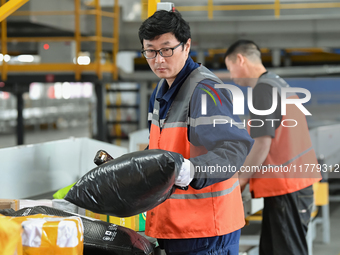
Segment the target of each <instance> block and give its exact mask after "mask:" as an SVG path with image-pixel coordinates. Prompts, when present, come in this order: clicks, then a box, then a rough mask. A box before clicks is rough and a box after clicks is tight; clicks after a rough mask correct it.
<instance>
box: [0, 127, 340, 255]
mask: <svg viewBox="0 0 340 255" xmlns="http://www.w3.org/2000/svg"><path fill="white" fill-rule="evenodd" d="M69 137H90V131H89V127H88V126H86V125H83V126H78V127H73V128H64V129H58V130H56V129H52V128H51V129H48V130H39V131H27V132H26V134H25V144H34V143H42V142H48V141H55V140H60V139H67V138H69ZM12 146H16V138H15V135H14V134H5V135H4V134H1V135H0V149H1V148H6V147H12ZM339 195H340V191H339ZM330 217H331V224H330V225H331V242H330V243H329V244H323V243H322V242H321V238H320V236H321V235H320V234H319V235H317V238H316V240H315V241H314V244H313V255H340V202H332V203H330ZM258 225H259V224H258ZM319 227H320V226H319ZM319 232H321V230H320V229H318V233H319ZM293 255H298V254H293Z"/></svg>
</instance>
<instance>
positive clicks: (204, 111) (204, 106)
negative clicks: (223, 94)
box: [199, 83, 222, 115]
mask: <svg viewBox="0 0 340 255" xmlns="http://www.w3.org/2000/svg"><path fill="white" fill-rule="evenodd" d="M202 84H203V85H204V86H206V87H207V88H209V89H210V90H211V91H212V92H213V93H214V94H215V95H216V97H217V99H218V100H219V101H220V104H221V105H222V100H221V98H220V96H219V95H218V93H217V91H216V90H215V89H214V88H213V87H211V86H210V85H208V84H205V83H202ZM199 89H201V90H203V91H204V92H206V93H207V94H208V95H209V96H210V97H211V98H212V100H213V101H214V103H215V106H217V103H216V100H215V97H214V96H213V95H212V94H211V93H210V92H209V90H207V89H204V88H199ZM201 100H202V101H201V102H202V104H201V105H202V107H201V112H202V115H207V95H206V94H202V98H201Z"/></svg>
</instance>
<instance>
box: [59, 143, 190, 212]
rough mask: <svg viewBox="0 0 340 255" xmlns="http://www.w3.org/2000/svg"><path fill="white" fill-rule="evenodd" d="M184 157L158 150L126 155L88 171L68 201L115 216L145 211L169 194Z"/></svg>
mask: <svg viewBox="0 0 340 255" xmlns="http://www.w3.org/2000/svg"><path fill="white" fill-rule="evenodd" d="M183 160H184V159H183V157H182V155H180V154H178V153H174V152H169V151H165V150H159V149H157V150H145V151H137V152H132V153H128V154H125V155H123V156H121V157H119V158H116V159H114V160H111V161H108V162H106V163H103V164H101V165H99V166H98V167H96V168H94V169H92V170H91V171H89V172H88V173H86V174H85V175H84V176H83V177H82V178H81V179H80V180H78V182H76V184H75V185H74V186H73V187H72V188H71V189H70V190H69V192H68V193H67V195H66V196H65V200H67V201H69V202H71V203H74V204H75V205H78V206H79V207H82V208H85V209H88V210H90V211H92V212H94V213H100V214H108V215H111V216H116V217H130V216H133V215H137V214H140V213H143V212H145V211H148V210H150V209H152V208H154V207H156V206H157V205H159V204H161V203H162V202H164V201H165V200H166V199H167V198H169V197H170V195H171V194H172V193H173V191H174V189H175V188H174V183H175V179H176V177H177V176H178V173H179V171H180V167H181V165H182V162H183Z"/></svg>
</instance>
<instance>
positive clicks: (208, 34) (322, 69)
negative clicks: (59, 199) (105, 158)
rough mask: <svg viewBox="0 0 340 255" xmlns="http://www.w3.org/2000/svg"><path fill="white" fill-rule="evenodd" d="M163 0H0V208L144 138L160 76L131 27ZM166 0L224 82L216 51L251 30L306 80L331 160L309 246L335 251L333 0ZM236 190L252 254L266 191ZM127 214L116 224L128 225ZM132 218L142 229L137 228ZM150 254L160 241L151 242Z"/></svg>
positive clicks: (339, 74) (292, 78)
mask: <svg viewBox="0 0 340 255" xmlns="http://www.w3.org/2000/svg"><path fill="white" fill-rule="evenodd" d="M169 2H170V1H169ZM159 3H167V2H166V1H163V0H162V1H160V0H59V1H52V0H1V7H0V21H1V54H0V73H1V78H0V173H1V175H2V177H1V178H0V209H5V208H7V207H1V205H2V203H5V202H6V201H7V202H8V201H10V200H11V201H20V200H22V201H26V202H27V203H26V205H29V206H32V205H45V204H47V205H52V204H49V202H48V201H47V200H51V199H52V198H53V197H52V195H53V194H54V193H55V192H56V191H57V190H59V189H61V188H63V187H66V186H67V185H70V184H71V183H73V182H75V181H77V180H78V179H79V178H80V177H81V176H82V175H84V174H85V173H86V172H88V171H89V170H91V169H93V168H95V167H96V165H95V164H94V163H93V158H94V156H95V154H96V152H97V151H98V150H106V151H108V152H109V153H110V154H111V155H112V156H113V157H114V158H116V157H119V156H121V155H123V154H125V153H129V152H133V151H140V150H143V149H144V148H145V147H146V146H147V145H148V142H149V141H148V139H149V130H148V107H149V100H150V97H151V94H152V92H153V90H154V89H155V87H156V85H157V83H158V81H159V78H158V77H157V76H156V75H155V74H154V73H153V72H152V71H151V69H150V67H149V65H148V63H147V60H146V59H145V58H144V57H143V55H142V53H141V50H142V48H141V44H140V41H139V38H138V29H139V27H140V25H141V24H142V22H143V21H144V20H145V19H146V18H147V17H149V16H150V15H152V14H153V13H154V12H155V11H156V10H157V4H159ZM169 4H173V5H174V6H175V8H176V9H177V10H178V11H179V12H180V13H181V14H182V16H183V18H184V19H185V20H187V21H188V22H189V24H190V27H191V36H192V44H191V51H190V56H191V57H192V59H193V60H194V61H195V62H198V63H201V64H203V65H204V66H206V67H207V68H208V69H209V70H210V71H212V72H213V73H214V74H215V75H216V76H217V77H218V78H220V79H221V80H222V81H223V82H225V83H228V84H234V83H233V81H232V80H231V79H230V74H229V71H228V70H227V68H226V66H225V62H224V54H225V52H226V50H227V48H228V46H229V45H230V44H232V43H233V42H234V41H236V40H238V39H249V40H253V41H255V42H256V43H257V44H258V45H259V46H260V48H261V58H262V62H263V64H264V66H265V67H266V68H267V69H268V70H269V71H272V72H274V73H276V74H277V75H279V76H281V77H282V78H284V79H285V80H286V81H287V82H288V84H289V85H290V86H291V87H298V88H304V89H306V90H308V91H309V92H310V94H311V98H310V100H308V102H307V103H305V104H304V106H305V107H306V108H307V109H308V111H310V112H311V113H312V115H311V116H307V117H306V118H307V123H308V128H309V133H310V137H311V140H312V143H313V148H314V150H315V152H316V156H317V159H318V161H319V163H320V164H326V165H328V166H329V169H330V170H329V172H327V173H325V174H324V175H323V180H322V181H321V182H320V188H319V189H318V190H319V193H318V198H317V199H316V200H315V208H314V211H313V213H312V218H313V220H312V221H311V223H310V225H309V232H308V235H307V242H308V251H309V255H312V254H314V255H321V254H322V255H324V254H327V255H328V254H329V255H339V254H340V244H339V241H338V240H339V236H340V181H339V180H340V179H339V178H340V174H337V173H338V172H337V171H339V164H340V36H339V33H340V26H339V25H338V24H340V1H338V0H331V1H327V0H238V1H236V0H196V1H192V0H181V1H179V0H172V1H171V3H169ZM241 89H242V91H243V92H244V93H246V89H244V88H241ZM246 113H249V111H248V110H246ZM244 118H248V116H244ZM242 195H243V201H244V209H245V214H246V215H245V216H246V226H245V227H244V228H243V229H242V230H241V238H240V252H239V254H240V255H254V254H258V249H259V248H258V247H259V232H260V229H261V220H262V216H261V210H262V207H263V200H261V199H253V198H251V196H250V193H249V192H248V193H247V191H245V192H243V194H242ZM42 199H43V200H42ZM29 201H31V202H29ZM39 201H40V202H41V203H40V202H39ZM7 202H6V203H7ZM11 203H12V202H10V203H9V202H8V203H7V204H9V205H10V207H11V208H13V207H12V205H13V203H12V204H11ZM51 203H52V202H51ZM22 204H25V203H24V202H23V203H22ZM21 208H23V206H20V207H19V208H16V209H21ZM86 216H89V217H94V218H96V217H97V218H98V217H99V216H98V215H95V214H93V215H90V214H87V215H86ZM108 218H109V217H108ZM108 218H107V219H108ZM98 219H99V218H98ZM100 219H101V218H100ZM105 219H106V218H105ZM125 222H127V220H126V221H125V220H122V218H121V219H120V221H118V222H115V224H118V225H122V226H127V227H128V225H125ZM130 228H132V227H131V226H130ZM132 229H133V228H132ZM134 230H135V231H137V233H139V234H140V235H143V236H145V235H144V232H143V230H144V229H142V228H139V229H138V228H137V227H136V228H135V229H134ZM149 240H150V242H152V244H153V245H154V244H155V240H154V239H152V238H149ZM0 254H2V253H1V251H0ZM72 254H73V253H72ZM74 254H76V253H74ZM112 254H118V253H114V252H112ZM124 254H133V253H129V252H126V253H124ZM143 254H144V253H143ZM145 254H149V253H145ZM153 254H165V253H164V252H163V251H160V250H159V248H157V245H156V247H155V248H154V251H153Z"/></svg>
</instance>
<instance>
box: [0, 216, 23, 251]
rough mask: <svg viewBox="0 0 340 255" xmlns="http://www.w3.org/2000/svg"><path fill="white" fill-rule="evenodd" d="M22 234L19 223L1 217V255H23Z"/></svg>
mask: <svg viewBox="0 0 340 255" xmlns="http://www.w3.org/2000/svg"><path fill="white" fill-rule="evenodd" d="M21 232H22V228H21V225H20V224H19V223H16V222H13V221H10V220H9V218H8V217H5V216H2V215H0V255H22V245H21Z"/></svg>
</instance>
